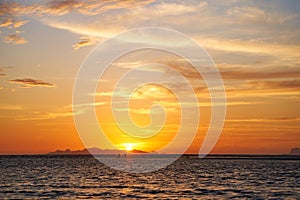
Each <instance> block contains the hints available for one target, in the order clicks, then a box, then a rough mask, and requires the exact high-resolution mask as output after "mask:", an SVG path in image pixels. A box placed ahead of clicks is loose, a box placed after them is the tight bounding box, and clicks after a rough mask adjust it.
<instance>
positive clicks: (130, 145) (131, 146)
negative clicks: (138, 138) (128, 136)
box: [123, 143, 134, 151]
mask: <svg viewBox="0 0 300 200" xmlns="http://www.w3.org/2000/svg"><path fill="white" fill-rule="evenodd" d="M123 146H124V147H125V150H126V151H132V150H133V147H134V144H131V143H124V144H123Z"/></svg>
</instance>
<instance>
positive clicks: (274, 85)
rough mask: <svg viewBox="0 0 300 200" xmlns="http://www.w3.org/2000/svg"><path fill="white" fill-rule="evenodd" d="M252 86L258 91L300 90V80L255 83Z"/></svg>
mask: <svg viewBox="0 0 300 200" xmlns="http://www.w3.org/2000/svg"><path fill="white" fill-rule="evenodd" d="M250 84H251V85H253V87H255V88H258V89H261V88H269V89H300V80H279V81H259V82H257V81H255V82H254V81H253V82H250Z"/></svg>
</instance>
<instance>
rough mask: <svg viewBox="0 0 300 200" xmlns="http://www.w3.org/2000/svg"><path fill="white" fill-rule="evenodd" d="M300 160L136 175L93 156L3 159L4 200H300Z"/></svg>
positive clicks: (194, 163)
mask: <svg viewBox="0 0 300 200" xmlns="http://www.w3.org/2000/svg"><path fill="white" fill-rule="evenodd" d="M299 169H300V160H297V159H276V158H271V159H270V158H268V157H265V158H264V157H262V158H258V159H256V158H253V157H249V158H247V157H246V158H243V159H239V158H238V157H230V158H229V157H228V158H226V157H224V158H220V157H215V158H210V159H199V158H197V157H193V156H191V157H189V158H187V157H184V158H180V159H179V160H177V161H176V162H175V163H173V164H172V165H170V166H168V167H166V168H163V169H161V170H159V171H156V172H152V173H146V174H132V173H127V172H121V171H116V170H113V169H110V168H108V167H106V166H105V165H103V164H101V163H100V162H99V161H97V160H95V159H94V158H93V157H90V156H0V199H14V198H15V199H32V198H35V199H43V198H47V199H85V198H89V199H103V198H113V199H122V198H130V199H135V198H158V199H170V198H171V199H180V198H186V199H190V198H193V199H230V198H233V199H234V198H236V199H300V196H299V192H300V189H299V188H300V170H299Z"/></svg>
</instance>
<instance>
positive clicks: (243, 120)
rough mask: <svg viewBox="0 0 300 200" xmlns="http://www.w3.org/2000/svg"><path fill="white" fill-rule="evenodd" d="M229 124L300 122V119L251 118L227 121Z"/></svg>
mask: <svg viewBox="0 0 300 200" xmlns="http://www.w3.org/2000/svg"><path fill="white" fill-rule="evenodd" d="M226 121H228V122H288V121H291V122H294V121H300V118H299V117H274V118H249V119H227V120H226Z"/></svg>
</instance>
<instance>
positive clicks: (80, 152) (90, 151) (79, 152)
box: [48, 147, 149, 155]
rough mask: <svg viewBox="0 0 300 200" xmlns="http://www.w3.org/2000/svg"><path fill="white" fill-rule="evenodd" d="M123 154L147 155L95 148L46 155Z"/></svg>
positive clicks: (135, 150)
mask: <svg viewBox="0 0 300 200" xmlns="http://www.w3.org/2000/svg"><path fill="white" fill-rule="evenodd" d="M124 153H149V152H146V151H142V150H138V149H133V150H131V151H125V150H118V149H100V148H97V147H93V148H85V149H82V150H74V151H72V150H70V149H66V150H56V151H53V152H49V153H48V155H89V154H124Z"/></svg>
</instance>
